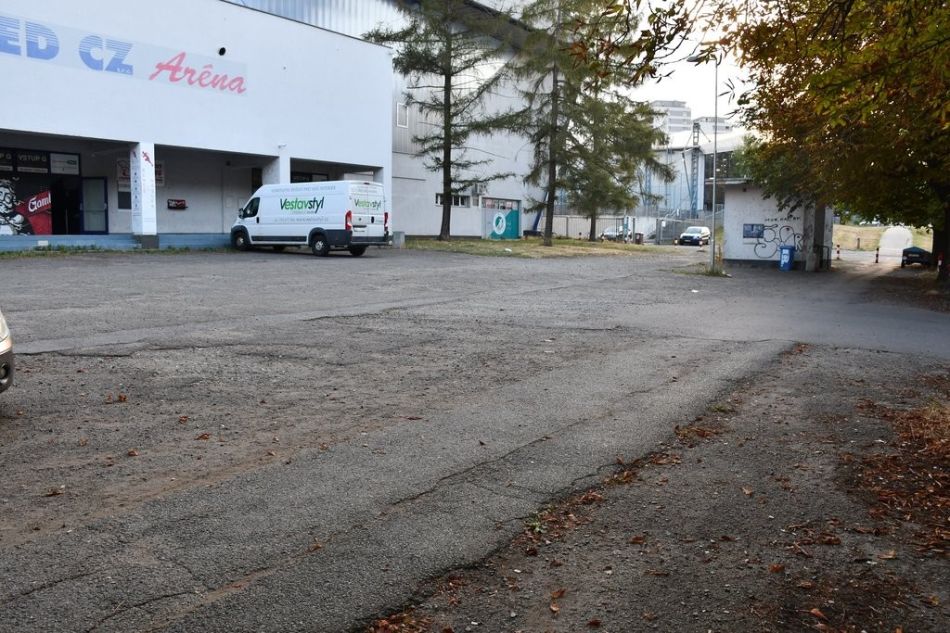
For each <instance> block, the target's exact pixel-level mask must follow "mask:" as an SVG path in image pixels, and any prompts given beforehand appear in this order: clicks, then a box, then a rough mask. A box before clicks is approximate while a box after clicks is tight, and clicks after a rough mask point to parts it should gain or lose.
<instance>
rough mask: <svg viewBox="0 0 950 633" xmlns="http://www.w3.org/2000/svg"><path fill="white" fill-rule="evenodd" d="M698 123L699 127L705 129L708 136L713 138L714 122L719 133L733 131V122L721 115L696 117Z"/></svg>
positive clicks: (704, 131) (704, 132)
mask: <svg viewBox="0 0 950 633" xmlns="http://www.w3.org/2000/svg"><path fill="white" fill-rule="evenodd" d="M695 121H696V123H699V128H700V129H701V130H702V131H703V134H704V135H706V136H707V137H708V138H712V134H713V130H714V123H715V128H718V130H716V131H717V132H718V133H719V134H725V133H727V132H732V124H731V123H729V122H728V121H726V120H725V119H724V118H722V117H719V118H718V119H717V118H715V117H711V116H701V117H699V118H697V119H695Z"/></svg>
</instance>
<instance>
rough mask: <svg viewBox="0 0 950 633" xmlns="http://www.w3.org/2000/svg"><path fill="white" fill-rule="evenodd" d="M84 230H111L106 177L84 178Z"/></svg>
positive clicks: (99, 231)
mask: <svg viewBox="0 0 950 633" xmlns="http://www.w3.org/2000/svg"><path fill="white" fill-rule="evenodd" d="M82 232H83V233H108V232H109V198H108V195H107V189H106V179H105V178H83V179H82Z"/></svg>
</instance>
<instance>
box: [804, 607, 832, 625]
mask: <svg viewBox="0 0 950 633" xmlns="http://www.w3.org/2000/svg"><path fill="white" fill-rule="evenodd" d="M808 613H810V614H812V615H813V616H815V617H816V618H818V619H819V620H824V621H825V622H827V621H828V618H827V617H826V616H825V614H824V613H822V612H821V609H811V610H809V611H808Z"/></svg>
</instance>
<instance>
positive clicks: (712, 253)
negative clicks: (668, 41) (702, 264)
mask: <svg viewBox="0 0 950 633" xmlns="http://www.w3.org/2000/svg"><path fill="white" fill-rule="evenodd" d="M704 43H705V42H704ZM686 61H688V62H692V63H694V64H701V63H705V62H708V61H709V58H708V57H706V56H704V55H692V56H690V57H687V58H686ZM715 61H716V65H715V66H714V67H713V159H712V172H713V174H712V230H711V231H710V233H709V272H710V273H717V272H719V271H718V270H717V269H716V189H717V187H716V185H717V184H718V172H719V165H717V162H718V158H719V62H720V61H722V58H721V57H720V55H719V53H718V52H717V53H716V59H715Z"/></svg>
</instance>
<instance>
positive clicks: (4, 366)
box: [0, 312, 13, 391]
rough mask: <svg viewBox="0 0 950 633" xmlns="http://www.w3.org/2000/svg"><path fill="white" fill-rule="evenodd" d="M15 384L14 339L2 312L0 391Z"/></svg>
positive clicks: (0, 330) (0, 314)
mask: <svg viewBox="0 0 950 633" xmlns="http://www.w3.org/2000/svg"><path fill="white" fill-rule="evenodd" d="M12 384H13V339H12V338H10V328H8V327H7V321H6V319H4V318H3V312H0V391H6V390H7V389H8V388H9V387H10V385H12Z"/></svg>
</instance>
